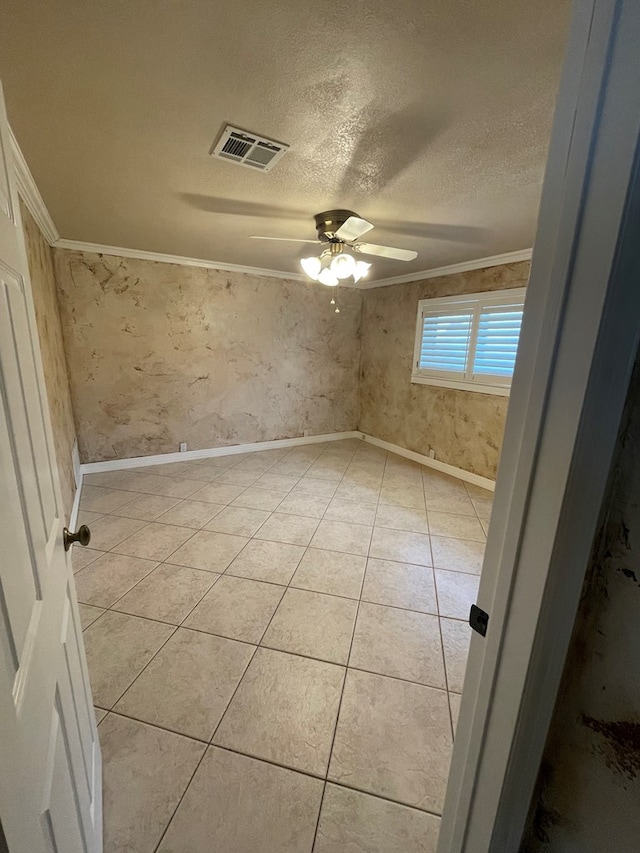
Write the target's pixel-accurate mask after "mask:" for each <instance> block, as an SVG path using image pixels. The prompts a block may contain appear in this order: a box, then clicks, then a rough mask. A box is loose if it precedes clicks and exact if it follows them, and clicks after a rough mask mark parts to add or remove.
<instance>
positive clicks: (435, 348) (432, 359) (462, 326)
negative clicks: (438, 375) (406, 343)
mask: <svg viewBox="0 0 640 853" xmlns="http://www.w3.org/2000/svg"><path fill="white" fill-rule="evenodd" d="M472 322H473V313H472V312H471V311H461V312H454V311H450V312H448V313H446V314H424V315H423V317H422V340H421V344H420V358H419V369H420V370H429V371H445V372H447V373H450V374H452V375H455V376H459V377H460V378H464V376H465V374H466V371H467V359H468V355H469V337H470V335H471V324H472Z"/></svg>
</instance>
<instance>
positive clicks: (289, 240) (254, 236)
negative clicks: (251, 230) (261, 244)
mask: <svg viewBox="0 0 640 853" xmlns="http://www.w3.org/2000/svg"><path fill="white" fill-rule="evenodd" d="M249 239H250V240H280V241H283V242H285V243H317V242H318V241H317V240H299V239H298V238H297V237H263V236H262V235H260V234H251V235H250V236H249Z"/></svg>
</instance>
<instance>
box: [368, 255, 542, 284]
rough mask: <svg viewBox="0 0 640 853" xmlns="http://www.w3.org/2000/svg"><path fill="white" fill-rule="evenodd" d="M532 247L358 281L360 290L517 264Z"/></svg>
mask: <svg viewBox="0 0 640 853" xmlns="http://www.w3.org/2000/svg"><path fill="white" fill-rule="evenodd" d="M532 252H533V249H518V250H517V251H515V252H505V253H504V254H502V255H490V256H489V257H487V258H476V259H475V260H472V261H462V262H461V263H459V264H448V266H446V267H434V268H433V269H430V270H422V271H421V272H410V273H405V275H396V276H392V277H391V278H380V279H376V280H375V281H367V282H366V283H362V282H361V283H360V285H359V287H360V290H371V289H372V288H374V287H389V285H391V284H408V283H411V282H414V281H422V280H423V279H427V278H440V277H441V276H446V275H456V274H457V273H460V272H470V271H471V270H483V269H487V268H488V267H500V266H502V265H503V264H517V263H520V261H530V260H531V253H532Z"/></svg>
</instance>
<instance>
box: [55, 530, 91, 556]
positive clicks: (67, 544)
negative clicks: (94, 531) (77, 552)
mask: <svg viewBox="0 0 640 853" xmlns="http://www.w3.org/2000/svg"><path fill="white" fill-rule="evenodd" d="M62 541H63V542H64V550H65V551H68V550H69V548H71V546H72V545H73V543H74V542H79V543H80V544H81V545H88V544H89V542H91V531H90V530H89V528H88V527H87V525H86V524H81V525H80V527H79V528H78V529H77V530H76V532H75V533H72V532H71V531H70V530H69V529H68V528H66V527H65V528H64V530H63V531H62Z"/></svg>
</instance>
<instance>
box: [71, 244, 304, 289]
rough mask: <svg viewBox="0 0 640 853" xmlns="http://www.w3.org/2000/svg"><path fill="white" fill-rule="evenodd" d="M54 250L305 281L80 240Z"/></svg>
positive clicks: (295, 276)
mask: <svg viewBox="0 0 640 853" xmlns="http://www.w3.org/2000/svg"><path fill="white" fill-rule="evenodd" d="M54 246H55V248H56V249H69V250H71V251H73V252H91V253H93V254H98V255H115V256H116V257H121V258H135V259H137V260H140V261H155V262H157V263H160V264H179V265H180V266H183V267H204V269H209V270H220V271H221V272H238V273H245V274H247V275H255V276H266V277H268V278H280V279H289V280H293V281H307V280H308V279H307V277H306V276H304V275H303V274H302V273H292V272H283V271H282V270H267V269H262V268H261V267H245V266H242V265H240V264H223V263H220V262H219V261H207V260H204V259H203V258H185V257H183V256H182V255H167V254H164V253H163V252H145V251H143V250H141V249H127V248H125V247H124V246H103V245H102V244H101V243H83V242H82V241H81V240H62V239H59V240H57V241H56V242H55V243H54Z"/></svg>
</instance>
